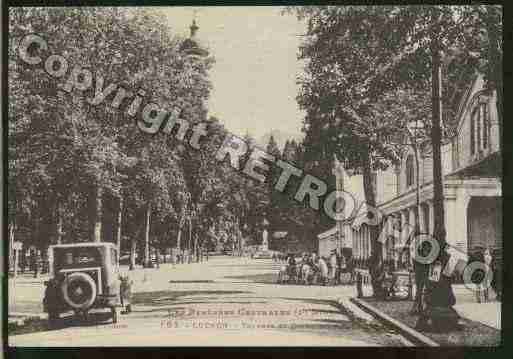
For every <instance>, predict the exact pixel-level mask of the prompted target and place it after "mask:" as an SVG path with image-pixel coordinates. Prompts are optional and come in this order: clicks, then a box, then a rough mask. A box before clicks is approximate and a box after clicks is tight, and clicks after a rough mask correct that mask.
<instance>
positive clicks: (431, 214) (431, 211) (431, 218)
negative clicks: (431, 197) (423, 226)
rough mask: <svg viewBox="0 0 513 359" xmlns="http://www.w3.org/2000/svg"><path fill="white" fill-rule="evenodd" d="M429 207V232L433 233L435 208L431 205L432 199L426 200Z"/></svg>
mask: <svg viewBox="0 0 513 359" xmlns="http://www.w3.org/2000/svg"><path fill="white" fill-rule="evenodd" d="M428 208H429V228H428V231H429V234H431V235H433V234H434V233H435V209H434V207H433V201H428Z"/></svg>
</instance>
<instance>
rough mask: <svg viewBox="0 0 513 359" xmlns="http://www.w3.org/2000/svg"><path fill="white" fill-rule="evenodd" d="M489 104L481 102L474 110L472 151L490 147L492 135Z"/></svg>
mask: <svg viewBox="0 0 513 359" xmlns="http://www.w3.org/2000/svg"><path fill="white" fill-rule="evenodd" d="M488 117H489V113H488V105H487V103H485V102H481V103H480V104H479V105H478V106H476V107H475V108H474V110H473V111H472V116H471V118H470V153H471V154H472V155H473V154H474V153H476V152H478V151H480V150H484V149H486V148H488V142H489V136H490V120H489V118H488Z"/></svg>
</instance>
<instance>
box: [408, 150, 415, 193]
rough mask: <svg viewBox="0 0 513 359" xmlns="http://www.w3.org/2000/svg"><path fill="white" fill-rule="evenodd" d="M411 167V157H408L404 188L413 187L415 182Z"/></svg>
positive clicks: (412, 167)
mask: <svg viewBox="0 0 513 359" xmlns="http://www.w3.org/2000/svg"><path fill="white" fill-rule="evenodd" d="M414 170H415V169H414V166H413V156H412V155H409V156H408V157H407V158H406V187H410V186H413V183H414V182H415V172H414Z"/></svg>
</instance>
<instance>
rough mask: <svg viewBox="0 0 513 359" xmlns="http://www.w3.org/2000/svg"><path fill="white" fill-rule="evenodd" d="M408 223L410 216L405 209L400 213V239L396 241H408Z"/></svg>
mask: <svg viewBox="0 0 513 359" xmlns="http://www.w3.org/2000/svg"><path fill="white" fill-rule="evenodd" d="M409 223H410V216H409V212H408V210H407V209H403V210H402V211H401V238H399V239H398V240H400V241H401V243H404V242H405V241H406V240H407V239H408V237H407V236H408V225H409Z"/></svg>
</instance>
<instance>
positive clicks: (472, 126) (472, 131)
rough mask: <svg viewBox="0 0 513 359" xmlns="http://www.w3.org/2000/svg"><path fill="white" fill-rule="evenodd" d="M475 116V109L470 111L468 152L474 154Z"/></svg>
mask: <svg viewBox="0 0 513 359" xmlns="http://www.w3.org/2000/svg"><path fill="white" fill-rule="evenodd" d="M475 117H476V110H474V112H473V113H472V117H471V118H470V153H471V154H474V153H475V152H476V143H475V138H476V130H475V128H474V122H475Z"/></svg>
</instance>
